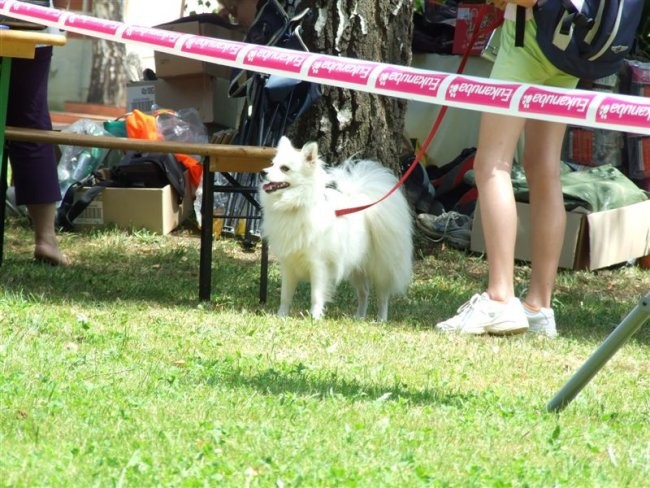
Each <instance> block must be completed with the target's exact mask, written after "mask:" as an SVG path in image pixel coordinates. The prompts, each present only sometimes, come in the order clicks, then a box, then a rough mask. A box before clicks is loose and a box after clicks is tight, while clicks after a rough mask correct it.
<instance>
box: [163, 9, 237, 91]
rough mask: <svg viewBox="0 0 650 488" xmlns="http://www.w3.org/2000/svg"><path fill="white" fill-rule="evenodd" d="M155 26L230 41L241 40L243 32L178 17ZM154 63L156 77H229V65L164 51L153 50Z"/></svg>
mask: <svg viewBox="0 0 650 488" xmlns="http://www.w3.org/2000/svg"><path fill="white" fill-rule="evenodd" d="M157 28H159V29H164V30H168V31H173V32H182V33H185V34H194V35H199V36H204V37H216V38H220V39H227V40H230V41H242V40H243V39H244V34H243V33H242V31H241V30H239V29H237V28H236V27H232V28H229V27H226V26H223V25H218V24H216V23H211V22H199V21H197V20H190V21H186V20H183V19H179V20H177V21H175V22H170V23H167V24H162V25H159V26H157ZM154 63H155V65H156V76H158V78H174V77H178V76H191V75H200V74H205V75H211V76H214V77H217V78H224V79H230V67H228V66H222V65H219V64H215V63H208V62H205V61H198V60H196V59H191V58H186V57H183V56H175V55H173V54H169V53H165V52H158V51H155V52H154Z"/></svg>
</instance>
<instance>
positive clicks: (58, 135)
mask: <svg viewBox="0 0 650 488" xmlns="http://www.w3.org/2000/svg"><path fill="white" fill-rule="evenodd" d="M5 140H6V141H24V142H40V143H47V144H58V145H67V146H84V147H100V148H106V149H118V150H122V151H141V152H163V153H173V154H177V153H181V154H197V155H201V156H203V172H204V173H203V174H204V177H203V187H202V190H203V195H202V199H201V220H202V222H203V225H202V226H201V249H200V258H199V259H200V262H199V299H200V300H209V299H210V295H211V289H212V243H213V235H212V225H208V224H207V223H208V222H212V219H213V205H214V191H215V186H214V175H215V173H232V172H235V173H257V172H259V171H261V170H263V169H264V168H266V167H268V166H270V165H271V159H272V158H273V156H274V155H275V149H274V148H268V147H256V146H238V145H229V144H187V143H181V142H175V141H151V140H144V139H127V138H124V137H110V136H94V135H87V134H76V133H70V132H60V131H47V130H38V129H23V128H18V127H7V128H6V130H5ZM7 164H8V161H7V151H4V153H3V158H2V166H1V167H0V195H2V202H1V203H0V264H2V256H3V243H4V225H5V210H6V208H5V207H6V200H5V197H4V196H5V195H6V193H7ZM221 189H223V188H221ZM251 191H254V189H251V188H236V187H234V188H232V189H231V190H230V192H251ZM267 252H268V251H267V249H266V246H265V244H263V246H262V272H261V278H260V300H261V301H265V300H266V275H267V266H268V255H267Z"/></svg>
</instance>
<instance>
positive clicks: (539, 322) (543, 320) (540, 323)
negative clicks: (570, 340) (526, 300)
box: [524, 305, 557, 337]
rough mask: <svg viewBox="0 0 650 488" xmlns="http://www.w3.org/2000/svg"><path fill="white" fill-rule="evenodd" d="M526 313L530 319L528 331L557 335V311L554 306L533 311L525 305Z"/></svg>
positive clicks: (550, 335) (548, 335) (547, 335)
mask: <svg viewBox="0 0 650 488" xmlns="http://www.w3.org/2000/svg"><path fill="white" fill-rule="evenodd" d="M524 313H525V314H526V318H527V319H528V332H530V333H531V334H539V335H545V336H546V337H557V328H556V327H555V313H554V312H553V309H552V308H540V309H539V310H538V311H533V310H530V309H529V308H528V307H527V306H526V305H524Z"/></svg>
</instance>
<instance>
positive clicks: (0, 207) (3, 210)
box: [0, 144, 9, 266]
mask: <svg viewBox="0 0 650 488" xmlns="http://www.w3.org/2000/svg"><path fill="white" fill-rule="evenodd" d="M2 147H3V150H2V151H1V156H0V158H1V161H2V162H1V163H0V164H1V166H0V195H2V199H1V201H0V266H2V261H3V257H4V243H5V218H6V216H7V186H8V185H7V176H8V175H7V167H8V164H9V159H8V157H7V149H6V148H5V147H4V144H2Z"/></svg>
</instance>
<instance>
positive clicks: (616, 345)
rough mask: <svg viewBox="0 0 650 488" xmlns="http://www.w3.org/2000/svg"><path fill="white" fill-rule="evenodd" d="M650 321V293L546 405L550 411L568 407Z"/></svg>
mask: <svg viewBox="0 0 650 488" xmlns="http://www.w3.org/2000/svg"><path fill="white" fill-rule="evenodd" d="M648 321H650V293H648V294H647V295H646V296H645V298H642V299H641V301H640V302H639V304H638V305H637V306H636V307H634V309H633V310H632V311H631V312H630V313H629V314H628V315H627V316H626V317H625V318H624V319H623V321H622V322H621V323H620V324H619V325H618V326H617V327H616V329H614V331H613V332H612V333H611V334H610V335H609V337H608V338H607V339H606V340H605V342H603V343H602V344H601V345H600V347H599V348H598V349H596V350H595V351H594V352H593V354H592V355H591V356H590V357H589V359H587V361H586V362H585V363H584V364H583V365H582V367H581V368H580V369H579V370H578V371H576V372H575V374H574V375H573V376H572V377H571V379H569V381H567V383H566V384H565V385H564V386H563V387H562V389H561V390H560V391H559V392H558V393H557V394H556V395H555V397H553V399H552V400H551V401H550V402H549V403H548V405H547V406H546V408H547V410H548V411H549V412H557V411H560V410H562V409H564V407H566V406H567V405H568V404H569V403H571V400H573V399H574V398H575V397H576V395H577V394H578V393H580V391H581V390H582V389H583V388H584V387H585V386H586V385H587V383H589V381H590V380H591V378H593V377H594V376H595V375H596V373H598V371H600V370H601V368H602V367H603V366H605V363H606V362H607V361H609V359H610V358H611V357H612V356H613V355H614V354H615V353H616V351H618V350H619V349H620V348H621V347H622V346H623V344H625V342H627V340H628V339H629V338H630V337H632V336H633V335H634V334H635V333H636V332H637V331H638V330H639V329H640V328H641V327H642V326H643V325H644V324H645V323H646V322H648Z"/></svg>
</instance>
